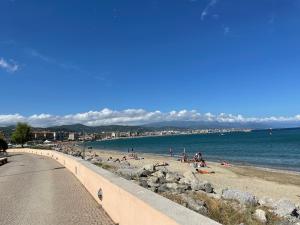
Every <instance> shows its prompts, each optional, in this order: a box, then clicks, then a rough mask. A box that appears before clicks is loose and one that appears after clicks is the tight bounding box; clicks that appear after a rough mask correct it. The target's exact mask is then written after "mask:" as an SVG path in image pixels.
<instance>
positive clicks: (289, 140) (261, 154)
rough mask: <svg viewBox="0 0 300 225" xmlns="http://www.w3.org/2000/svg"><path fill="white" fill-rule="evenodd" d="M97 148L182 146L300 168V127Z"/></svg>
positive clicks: (218, 156) (162, 150) (212, 156)
mask: <svg viewBox="0 0 300 225" xmlns="http://www.w3.org/2000/svg"><path fill="white" fill-rule="evenodd" d="M89 145H90V146H92V147H93V148H94V149H113V150H118V151H124V152H126V151H127V149H128V148H129V149H131V148H134V150H135V151H137V152H145V153H155V154H168V153H169V149H170V148H172V149H173V151H174V153H175V154H177V155H179V154H181V153H182V152H183V148H185V149H186V151H187V153H188V154H189V155H190V156H192V155H193V154H194V153H195V152H197V151H200V152H202V154H203V155H204V156H205V158H206V159H207V160H211V161H218V160H228V161H230V162H235V163H241V164H246V165H257V166H265V167H272V168H281V169H288V170H296V171H300V129H288V130H273V131H272V135H270V133H269V131H253V132H250V133H243V132H241V133H228V134H225V135H220V134H199V135H198V134H197V135H180V136H163V137H161V136H160V137H145V138H131V139H118V140H108V141H100V142H99V141H98V142H91V143H89Z"/></svg>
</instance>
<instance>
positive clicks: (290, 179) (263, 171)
mask: <svg viewBox="0 0 300 225" xmlns="http://www.w3.org/2000/svg"><path fill="white" fill-rule="evenodd" d="M93 152H95V153H97V154H98V155H99V156H100V157H103V158H104V159H105V158H109V157H112V158H113V159H117V158H119V159H121V158H122V157H123V156H126V155H128V153H127V152H119V151H113V150H111V151H110V150H98V149H97V150H95V149H94V150H93ZM138 156H139V157H140V158H143V159H141V160H134V159H128V162H129V163H130V164H131V165H133V166H136V167H142V166H143V165H146V164H153V163H163V162H167V163H168V164H169V166H168V170H170V171H172V172H178V173H180V174H183V173H184V172H186V171H195V169H194V168H193V167H192V166H191V165H190V164H189V163H181V162H179V161H177V158H175V157H168V156H161V155H155V154H148V153H147V154H146V153H138ZM207 164H208V168H204V169H205V170H207V171H214V172H215V173H210V174H201V175H200V176H201V177H202V178H203V180H206V181H209V182H211V183H212V184H213V185H214V188H215V190H216V192H220V191H221V190H222V189H225V188H232V189H238V190H241V191H247V192H250V193H252V194H254V195H255V196H257V197H258V198H264V197H269V198H272V199H273V200H279V199H288V200H291V201H292V202H294V203H295V204H300V173H299V172H292V171H283V170H274V169H267V168H258V167H252V166H239V165H231V166H230V167H224V166H222V165H220V163H216V162H208V163H207Z"/></svg>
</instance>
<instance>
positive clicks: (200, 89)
mask: <svg viewBox="0 0 300 225" xmlns="http://www.w3.org/2000/svg"><path fill="white" fill-rule="evenodd" d="M299 11H300V1H298V0H277V1H271V0H247V1H234V0H226V1H225V0H165V1H158V0H150V1H137V0H128V1H121V0H112V1H96V0H89V1H85V2H83V1H77V0H76V1H72V5H71V4H70V1H65V0H60V1H58V0H54V1H53V0H51V1H50V0H45V1H42V2H39V1H34V0H28V1H20V0H14V1H12V0H3V1H1V3H0V25H1V35H0V84H1V97H0V100H1V107H0V126H6V125H11V124H15V123H16V122H20V121H22V122H28V123H30V124H32V125H37V126H40V125H42V126H48V125H61V124H74V123H82V124H85V125H109V124H129V125H131V124H144V123H151V122H161V121H171V120H175V121H180V120H187V121H217V122H220V121H221V122H265V121H267V122H284V123H285V122H288V123H289V124H296V123H298V122H299V121H300V104H299V102H300V101H299V96H300V88H299V83H300V76H299V74H300V64H299V60H300V45H299V40H300V27H299V21H300V14H299Z"/></svg>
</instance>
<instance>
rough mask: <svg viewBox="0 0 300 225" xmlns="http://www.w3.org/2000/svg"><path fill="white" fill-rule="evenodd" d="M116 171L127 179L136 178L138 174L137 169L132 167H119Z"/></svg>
mask: <svg viewBox="0 0 300 225" xmlns="http://www.w3.org/2000/svg"><path fill="white" fill-rule="evenodd" d="M116 173H117V174H119V175H120V176H121V177H124V178H126V179H128V180H132V179H136V178H137V177H139V175H140V173H139V170H137V169H133V168H120V169H118V170H117V171H116Z"/></svg>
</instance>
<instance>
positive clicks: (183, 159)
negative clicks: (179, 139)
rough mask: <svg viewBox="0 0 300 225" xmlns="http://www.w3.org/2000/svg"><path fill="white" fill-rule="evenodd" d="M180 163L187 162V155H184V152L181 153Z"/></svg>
mask: <svg viewBox="0 0 300 225" xmlns="http://www.w3.org/2000/svg"><path fill="white" fill-rule="evenodd" d="M181 162H183V163H185V162H188V155H187V154H186V152H185V151H184V152H183V153H182V157H181Z"/></svg>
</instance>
